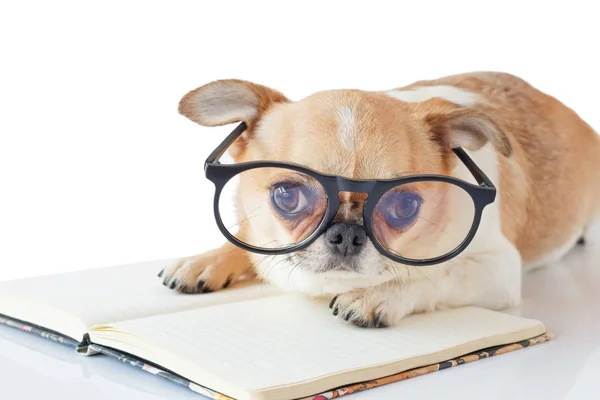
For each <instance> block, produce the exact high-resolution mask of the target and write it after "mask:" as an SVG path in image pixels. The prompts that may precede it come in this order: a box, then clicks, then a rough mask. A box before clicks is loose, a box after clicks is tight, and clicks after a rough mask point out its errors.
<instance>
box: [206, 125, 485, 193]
mask: <svg viewBox="0 0 600 400" xmlns="http://www.w3.org/2000/svg"><path fill="white" fill-rule="evenodd" d="M247 127H248V126H247V125H246V123H245V122H242V123H240V124H239V125H238V126H237V127H236V128H235V129H234V130H233V131H231V133H230V134H229V135H227V137H226V138H225V139H224V140H223V141H222V142H221V143H220V144H219V145H218V146H217V147H216V148H215V149H214V150H213V152H212V153H210V155H209V156H208V158H207V159H206V163H205V165H206V164H218V163H219V159H220V158H221V157H222V156H223V154H225V152H226V151H227V149H228V148H229V146H231V145H232V143H233V142H235V140H236V139H237V138H238V137H240V135H241V134H242V133H244V131H245V130H246V128H247ZM452 150H453V151H454V153H455V154H456V156H457V157H458V158H459V159H460V161H462V163H463V164H464V165H465V167H467V169H468V170H469V172H471V174H472V175H473V177H474V178H475V180H476V181H477V183H478V184H479V185H481V186H487V187H491V188H493V187H495V186H494V184H493V183H492V181H490V179H489V178H488V177H487V175H486V174H485V173H484V172H483V171H482V170H481V169H480V168H479V167H478V166H477V164H475V162H474V161H473V160H472V159H471V157H469V155H468V154H467V153H466V152H465V151H464V150H463V149H462V148H460V147H457V148H455V149H452Z"/></svg>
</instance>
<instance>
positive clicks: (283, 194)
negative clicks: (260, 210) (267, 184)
mask: <svg viewBox="0 0 600 400" xmlns="http://www.w3.org/2000/svg"><path fill="white" fill-rule="evenodd" d="M305 193H308V189H307V187H306V186H305V185H302V184H299V183H290V182H285V183H279V184H277V185H275V186H273V187H272V189H271V202H272V203H273V205H274V206H275V209H276V210H277V211H279V212H280V213H282V214H285V215H294V214H298V213H299V212H301V211H303V210H304V209H306V208H307V207H308V205H309V204H308V199H307V196H306V194H305Z"/></svg>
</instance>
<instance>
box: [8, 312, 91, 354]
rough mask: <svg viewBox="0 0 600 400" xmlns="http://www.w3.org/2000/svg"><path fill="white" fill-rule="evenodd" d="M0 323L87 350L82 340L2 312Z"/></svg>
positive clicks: (80, 349) (74, 347)
mask: <svg viewBox="0 0 600 400" xmlns="http://www.w3.org/2000/svg"><path fill="white" fill-rule="evenodd" d="M0 325H5V326H8V327H11V328H14V329H18V330H20V331H21V332H26V333H29V334H32V335H35V336H38V337H41V338H44V339H47V340H51V341H53V342H55V343H60V344H62V345H65V346H69V347H71V348H73V349H75V350H76V351H77V352H84V353H85V350H84V349H83V348H82V346H81V343H80V342H78V341H76V340H75V339H72V338H70V337H67V336H63V335H61V334H60V333H58V332H54V331H51V330H49V329H44V328H42V327H39V326H36V325H33V324H29V323H27V322H24V321H20V320H18V319H14V318H11V317H8V316H6V315H3V314H0Z"/></svg>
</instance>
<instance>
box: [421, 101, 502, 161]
mask: <svg viewBox="0 0 600 400" xmlns="http://www.w3.org/2000/svg"><path fill="white" fill-rule="evenodd" d="M419 112H420V113H421V114H422V116H423V120H424V121H425V124H426V125H427V127H428V128H429V130H430V132H431V133H432V135H433V137H432V138H433V139H434V140H435V141H437V142H439V143H440V144H441V145H442V146H444V147H446V148H448V149H453V148H457V147H464V148H466V149H468V150H477V149H480V148H481V147H483V146H484V145H485V144H486V143H487V142H490V143H492V145H493V146H494V147H495V148H496V149H497V150H498V151H499V152H500V153H501V154H503V155H504V156H506V157H508V156H510V155H511V154H512V146H511V144H510V140H509V139H508V137H507V136H506V134H505V133H504V132H503V131H502V129H501V128H500V127H499V126H498V125H497V124H496V123H495V122H494V121H493V120H492V119H490V118H489V117H488V116H487V115H486V114H485V113H484V112H482V111H479V110H476V109H470V108H462V107H459V106H455V105H453V104H450V103H448V102H446V101H443V100H441V99H431V100H428V101H426V102H423V103H421V105H420V110H419Z"/></svg>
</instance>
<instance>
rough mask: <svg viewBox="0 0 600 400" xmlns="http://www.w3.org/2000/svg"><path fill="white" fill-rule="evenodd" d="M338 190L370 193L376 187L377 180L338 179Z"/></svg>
mask: <svg viewBox="0 0 600 400" xmlns="http://www.w3.org/2000/svg"><path fill="white" fill-rule="evenodd" d="M336 180H337V187H338V192H353V193H370V192H371V191H372V190H373V188H374V187H375V181H359V180H355V179H348V178H341V177H338V178H337V179H336Z"/></svg>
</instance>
